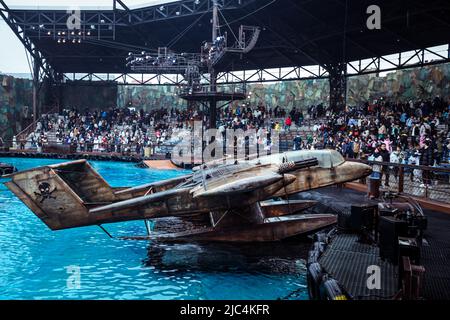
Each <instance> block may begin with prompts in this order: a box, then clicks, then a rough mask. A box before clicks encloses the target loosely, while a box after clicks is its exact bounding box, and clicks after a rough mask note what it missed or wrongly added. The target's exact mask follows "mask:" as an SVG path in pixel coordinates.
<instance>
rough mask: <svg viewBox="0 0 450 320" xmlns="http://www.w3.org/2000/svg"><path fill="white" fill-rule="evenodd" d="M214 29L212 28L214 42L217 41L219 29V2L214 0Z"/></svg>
mask: <svg viewBox="0 0 450 320" xmlns="http://www.w3.org/2000/svg"><path fill="white" fill-rule="evenodd" d="M212 21H213V28H212V42H214V41H216V39H217V29H218V28H219V4H218V2H217V0H213V20H212Z"/></svg>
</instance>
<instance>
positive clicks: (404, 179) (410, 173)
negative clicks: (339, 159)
mask: <svg viewBox="0 0 450 320" xmlns="http://www.w3.org/2000/svg"><path fill="white" fill-rule="evenodd" d="M347 160H349V161H355V162H361V163H365V164H368V165H372V166H374V165H375V166H380V167H381V186H382V189H386V190H390V191H393V192H398V193H401V194H405V195H410V196H415V197H423V198H426V199H430V200H436V201H441V202H445V203H450V164H447V163H443V164H441V165H439V166H420V165H411V164H398V163H390V162H378V161H368V160H359V159H347ZM368 181H369V180H368V179H365V181H362V182H364V183H366V184H368Z"/></svg>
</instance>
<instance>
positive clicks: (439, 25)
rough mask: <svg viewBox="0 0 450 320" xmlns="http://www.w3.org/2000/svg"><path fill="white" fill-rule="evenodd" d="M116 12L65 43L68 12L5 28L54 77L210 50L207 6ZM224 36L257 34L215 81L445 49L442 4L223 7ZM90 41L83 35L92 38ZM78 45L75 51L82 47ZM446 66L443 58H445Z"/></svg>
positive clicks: (447, 36) (327, 1)
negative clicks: (375, 13) (133, 54)
mask: <svg viewBox="0 0 450 320" xmlns="http://www.w3.org/2000/svg"><path fill="white" fill-rule="evenodd" d="M112 1H113V9H112V10H91V11H89V10H82V11H81V16H80V17H81V30H82V34H81V35H80V36H79V38H78V37H77V34H75V35H73V39H76V41H74V43H73V42H72V41H71V39H72V38H71V37H70V36H71V35H70V34H67V37H68V39H67V41H66V42H65V43H61V42H60V43H58V41H57V40H58V39H59V36H60V34H58V32H60V33H61V32H64V30H65V32H68V31H67V19H68V17H69V16H70V12H69V13H68V12H66V11H64V10H48V9H45V10H24V9H11V8H8V7H6V4H5V3H4V2H5V1H3V0H1V1H0V3H3V4H4V7H6V9H5V8H3V9H2V12H3V13H5V15H7V17H8V19H9V22H10V23H11V25H10V26H11V28H13V30H16V31H17V32H18V36H20V37H23V38H24V39H25V40H26V41H28V42H29V43H30V44H31V45H32V46H33V47H34V48H35V50H36V51H37V52H39V53H40V54H41V55H42V57H43V58H45V60H46V62H47V63H48V64H49V65H50V66H51V67H52V68H53V69H54V70H55V71H56V72H58V73H127V72H130V70H129V69H128V68H127V67H126V62H125V59H126V56H127V55H128V53H129V52H130V51H141V50H157V48H158V47H169V48H170V49H171V50H173V51H174V52H177V53H182V52H188V53H195V52H199V51H200V47H201V44H202V42H204V41H205V40H206V41H211V11H212V0H182V1H175V2H172V3H167V4H158V5H154V6H149V7H144V8H136V9H130V8H129V7H127V5H126V0H112ZM219 4H220V7H221V10H220V12H221V15H220V20H221V32H222V33H224V32H227V35H228V39H229V41H231V42H232V41H233V39H234V35H236V34H237V32H238V29H239V26H240V25H241V24H243V25H252V26H258V27H260V28H261V34H260V36H259V39H258V42H257V44H256V46H255V48H254V49H253V50H252V51H250V52H249V53H248V54H245V55H241V54H234V55H228V56H227V57H225V58H224V59H223V61H222V62H221V63H220V64H219V65H218V67H217V68H218V70H217V71H219V72H225V71H236V70H257V69H269V68H280V67H293V66H307V65H320V66H323V67H324V68H326V66H328V65H331V64H335V63H339V62H344V61H345V62H350V61H355V60H360V59H365V58H373V57H380V56H383V55H389V54H394V53H398V52H403V51H409V50H418V49H424V48H427V47H432V46H436V45H441V44H448V43H449V42H450V22H449V20H448V17H449V16H450V2H449V1H448V0H429V1H422V0H408V1H392V0H376V1H374V0H370V1H368V0H359V1H350V0H320V1H318V0H314V1H313V0H219ZM374 4H376V5H378V6H379V7H380V9H381V29H379V30H369V29H368V27H367V25H366V22H367V19H368V18H369V16H370V13H369V14H368V13H367V8H368V7H369V6H370V5H374ZM0 8H1V6H0ZM88 34H89V35H88ZM78 39H79V40H80V42H78ZM442 58H443V59H447V61H448V58H449V56H448V54H447V56H443V57H442Z"/></svg>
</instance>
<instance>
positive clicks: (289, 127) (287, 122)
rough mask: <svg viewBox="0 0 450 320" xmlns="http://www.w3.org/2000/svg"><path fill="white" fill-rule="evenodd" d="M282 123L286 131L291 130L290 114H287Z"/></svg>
mask: <svg viewBox="0 0 450 320" xmlns="http://www.w3.org/2000/svg"><path fill="white" fill-rule="evenodd" d="M284 124H285V129H286V131H287V132H289V131H290V130H291V125H292V119H291V116H288V117H287V118H286V120H285V121H284Z"/></svg>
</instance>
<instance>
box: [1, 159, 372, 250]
mask: <svg viewBox="0 0 450 320" xmlns="http://www.w3.org/2000/svg"><path fill="white" fill-rule="evenodd" d="M311 156H316V157H317V158H310V157H311ZM368 174H370V167H368V166H367V165H364V164H359V163H347V162H345V160H344V159H343V158H342V156H340V155H339V154H338V153H337V152H335V151H330V150H327V151H323V152H318V151H315V152H313V153H311V152H309V151H308V152H305V153H302V152H297V151H294V152H288V153H285V154H283V155H274V156H268V157H263V158H261V159H258V162H257V163H256V162H255V163H237V164H234V163H233V164H225V165H217V166H213V167H210V168H208V167H206V168H201V169H200V170H197V171H195V172H193V173H192V174H189V175H186V176H182V177H178V178H174V179H168V180H164V181H159V182H155V183H150V184H144V185H141V186H137V187H133V188H126V187H120V188H112V187H111V186H110V185H109V184H108V183H107V182H106V181H105V180H104V179H103V178H102V177H101V176H100V175H99V174H98V173H97V172H96V171H95V170H94V169H93V167H92V166H91V165H90V164H89V163H88V162H87V161H85V160H78V161H73V162H67V163H62V164H56V165H49V166H44V167H40V168H35V169H30V170H25V171H21V172H18V173H15V174H13V175H12V176H11V178H12V179H11V181H9V182H7V183H6V185H7V186H8V188H9V189H10V190H11V191H13V192H14V193H15V194H16V195H17V196H18V197H19V198H20V199H21V200H22V201H23V202H24V203H25V204H26V205H27V206H28V207H29V208H30V209H31V210H32V211H33V212H34V213H35V214H36V215H37V216H38V217H39V218H40V219H41V220H42V221H43V222H44V223H45V224H46V225H47V226H48V227H49V228H50V229H52V230H61V229H67V228H75V227H82V226H90V225H101V224H104V223H116V222H123V221H130V220H146V219H158V218H164V217H179V218H183V217H184V218H185V219H186V221H189V220H190V219H191V220H192V221H194V220H195V221H196V222H200V223H203V224H204V228H201V229H197V230H196V231H195V232H194V231H189V232H187V233H185V235H182V234H175V235H174V238H177V239H188V238H189V239H191V240H199V241H200V240H205V241H233V242H247V241H278V240H281V239H284V238H287V237H291V236H294V235H297V234H302V233H305V232H310V231H313V230H315V229H320V228H322V227H325V226H328V225H330V224H332V223H334V222H335V217H334V216H329V215H322V216H320V215H302V216H295V215H296V214H297V213H299V212H301V211H302V210H305V209H307V208H309V207H311V206H313V205H314V204H315V202H314V201H298V200H289V201H288V200H283V201H271V199H274V198H278V197H282V198H283V197H287V196H288V195H290V194H293V193H297V192H301V191H304V190H310V189H314V188H320V187H323V186H328V185H333V184H336V183H342V182H346V181H351V180H354V179H358V178H361V177H363V176H365V175H368ZM202 216H203V217H202ZM293 217H296V218H293ZM271 219H275V220H271ZM165 237H167V238H171V236H170V235H169V236H167V235H166V236H165Z"/></svg>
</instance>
